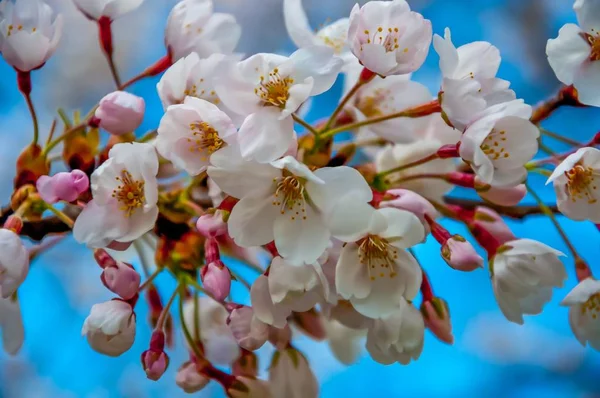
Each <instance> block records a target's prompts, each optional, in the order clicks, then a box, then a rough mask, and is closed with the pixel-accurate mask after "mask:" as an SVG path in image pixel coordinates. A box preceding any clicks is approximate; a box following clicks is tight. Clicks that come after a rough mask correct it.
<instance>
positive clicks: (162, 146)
mask: <svg viewBox="0 0 600 398" xmlns="http://www.w3.org/2000/svg"><path fill="white" fill-rule="evenodd" d="M157 131H158V136H157V138H156V141H155V145H156V149H157V151H158V153H159V154H160V155H161V156H163V157H164V158H165V159H168V160H170V161H171V162H173V164H174V165H175V166H177V167H179V168H181V169H184V170H185V171H186V172H188V173H189V174H190V175H198V174H200V173H202V172H203V171H205V170H206V168H207V166H208V164H209V159H210V156H211V155H212V154H213V153H214V152H216V151H218V150H219V149H221V148H222V147H223V146H224V145H227V144H232V143H235V142H236V137H237V130H236V128H235V125H234V124H233V122H232V121H231V119H230V118H229V116H227V115H226V114H225V113H224V112H222V111H221V110H220V109H219V108H218V107H217V106H216V105H214V104H212V103H210V102H208V101H205V100H203V99H199V98H195V97H186V99H185V100H184V102H183V104H179V105H171V106H169V107H168V108H167V112H166V113H165V115H164V116H163V118H162V119H161V121H160V125H159V126H158V130H157Z"/></svg>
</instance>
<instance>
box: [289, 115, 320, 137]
mask: <svg viewBox="0 0 600 398" xmlns="http://www.w3.org/2000/svg"><path fill="white" fill-rule="evenodd" d="M292 118H293V119H294V121H295V122H296V123H298V124H299V125H301V126H302V127H304V128H305V129H306V130H307V131H309V132H310V133H312V134H313V135H318V134H319V132H318V131H317V130H315V128H314V127H313V126H311V125H310V124H309V123H308V122H306V120H304V119H302V118H301V117H300V116H298V115H296V114H295V113H292Z"/></svg>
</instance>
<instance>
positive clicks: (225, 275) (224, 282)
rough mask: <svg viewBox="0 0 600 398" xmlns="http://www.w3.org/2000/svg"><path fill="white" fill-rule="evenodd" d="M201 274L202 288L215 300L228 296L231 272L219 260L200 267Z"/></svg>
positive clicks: (221, 299)
mask: <svg viewBox="0 0 600 398" xmlns="http://www.w3.org/2000/svg"><path fill="white" fill-rule="evenodd" d="M201 276H202V283H203V284H204V288H205V289H206V291H207V292H209V293H210V294H212V296H213V297H214V298H215V300H218V301H223V300H225V299H226V298H227V296H229V291H230V290H231V274H230V273H229V269H227V267H226V266H225V265H224V264H223V263H222V262H221V261H215V262H212V263H209V264H208V265H207V266H205V267H204V268H203V269H202V271H201Z"/></svg>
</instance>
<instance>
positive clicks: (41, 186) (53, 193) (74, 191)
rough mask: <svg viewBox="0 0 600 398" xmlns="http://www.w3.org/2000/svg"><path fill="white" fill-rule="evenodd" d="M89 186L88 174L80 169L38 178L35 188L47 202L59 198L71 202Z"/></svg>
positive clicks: (52, 201) (54, 201) (53, 201)
mask: <svg viewBox="0 0 600 398" xmlns="http://www.w3.org/2000/svg"><path fill="white" fill-rule="evenodd" d="M89 186H90V181H89V179H88V176H87V175H86V174H85V173H84V172H83V171H81V170H73V171H71V172H70V173H66V172H61V173H57V174H55V175H53V176H52V177H49V176H41V177H40V178H38V180H37V183H36V187H37V190H38V192H39V194H40V196H41V197H42V199H44V201H45V202H47V203H56V202H58V201H59V200H64V201H66V202H72V201H74V200H75V199H77V198H78V197H79V195H81V194H82V193H83V192H85V191H87V189H88V187H89Z"/></svg>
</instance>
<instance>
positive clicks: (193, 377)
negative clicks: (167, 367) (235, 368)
mask: <svg viewBox="0 0 600 398" xmlns="http://www.w3.org/2000/svg"><path fill="white" fill-rule="evenodd" d="M175 383H176V384H177V385H178V386H179V387H181V389H182V390H183V391H185V392H186V393H188V394H193V393H195V392H198V391H201V390H202V389H204V387H206V386H207V385H208V383H210V379H209V378H208V377H206V376H204V375H203V374H201V373H200V372H199V371H198V366H197V365H196V364H195V363H194V362H191V361H190V362H186V363H184V364H183V366H182V367H181V368H179V370H178V371H177V375H176V376H175Z"/></svg>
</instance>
